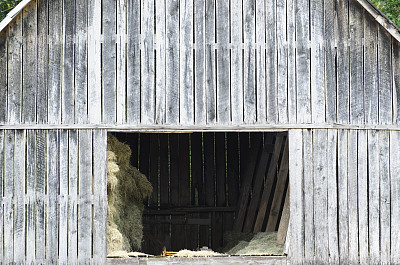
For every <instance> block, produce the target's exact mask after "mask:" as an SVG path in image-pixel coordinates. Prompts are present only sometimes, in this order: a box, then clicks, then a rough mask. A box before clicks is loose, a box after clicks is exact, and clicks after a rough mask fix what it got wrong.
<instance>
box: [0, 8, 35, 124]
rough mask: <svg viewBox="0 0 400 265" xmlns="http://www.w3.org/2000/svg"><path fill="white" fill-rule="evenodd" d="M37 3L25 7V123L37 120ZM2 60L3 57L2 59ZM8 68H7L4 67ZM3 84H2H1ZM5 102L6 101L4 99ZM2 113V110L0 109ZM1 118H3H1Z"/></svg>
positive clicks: (23, 112) (23, 76)
mask: <svg viewBox="0 0 400 265" xmlns="http://www.w3.org/2000/svg"><path fill="white" fill-rule="evenodd" d="M36 14H37V13H36V3H35V2H32V3H30V4H29V5H28V6H26V7H25V8H24V9H23V17H24V24H23V35H24V37H23V38H24V39H23V47H22V48H23V66H22V67H23V71H24V73H23V75H22V85H23V88H22V90H23V100H22V102H23V104H22V117H23V121H24V122H25V123H33V122H35V121H36V88H37V87H36V82H37V72H36V70H37V58H36V56H37V46H36V45H37V42H36V39H37V36H36V34H37V15H36ZM0 60H1V59H0ZM2 69H6V68H2ZM0 86H1V85H0ZM2 102H4V101H2ZM0 113H1V111H0ZM0 119H1V118H0Z"/></svg>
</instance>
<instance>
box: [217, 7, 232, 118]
mask: <svg viewBox="0 0 400 265" xmlns="http://www.w3.org/2000/svg"><path fill="white" fill-rule="evenodd" d="M216 13H217V17H216V24H217V25H216V28H217V32H216V34H217V48H218V50H217V53H216V56H217V62H216V63H217V119H218V123H219V124H228V123H230V120H231V118H230V116H231V115H230V114H231V111H230V110H231V107H230V98H231V96H230V78H229V77H230V69H229V68H230V67H229V66H230V56H229V30H230V28H229V13H230V9H229V0H222V1H216Z"/></svg>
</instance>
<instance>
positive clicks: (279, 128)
mask: <svg viewBox="0 0 400 265" xmlns="http://www.w3.org/2000/svg"><path fill="white" fill-rule="evenodd" d="M93 129H95V130H108V131H111V132H123V131H130V132H201V131H210V132H218V131H226V132H235V131H249V132H253V131H254V132H258V131H271V132H284V131H288V130H293V129H339V130H390V131H400V126H398V125H363V124H360V125H356V124H354V125H353V124H311V123H310V124H263V125H260V124H254V125H250V124H249V125H231V126H230V125H191V126H176V125H143V126H142V125H139V126H137V125H107V124H105V125H102V124H73V125H68V124H65V125H63V124H54V125H52V124H31V125H27V124H15V125H0V130H93Z"/></svg>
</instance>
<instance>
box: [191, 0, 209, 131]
mask: <svg viewBox="0 0 400 265" xmlns="http://www.w3.org/2000/svg"><path fill="white" fill-rule="evenodd" d="M205 3H206V1H194V7H193V8H194V22H193V25H194V42H195V47H196V50H195V55H194V68H193V71H194V74H193V75H194V80H195V85H194V91H195V92H194V93H195V94H194V105H195V107H194V110H195V113H194V121H195V123H196V124H205V123H206V119H207V117H206V97H205V96H206V93H205V80H206V79H205Z"/></svg>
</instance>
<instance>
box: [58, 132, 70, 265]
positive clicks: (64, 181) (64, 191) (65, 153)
mask: <svg viewBox="0 0 400 265" xmlns="http://www.w3.org/2000/svg"><path fill="white" fill-rule="evenodd" d="M68 138H69V136H68V131H66V130H63V131H60V140H59V141H60V146H59V158H60V163H59V167H60V168H59V173H58V174H59V189H60V191H59V193H60V196H59V213H60V219H59V231H58V237H59V253H58V258H59V263H60V264H67V263H68V181H69V172H68V157H69V150H68Z"/></svg>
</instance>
